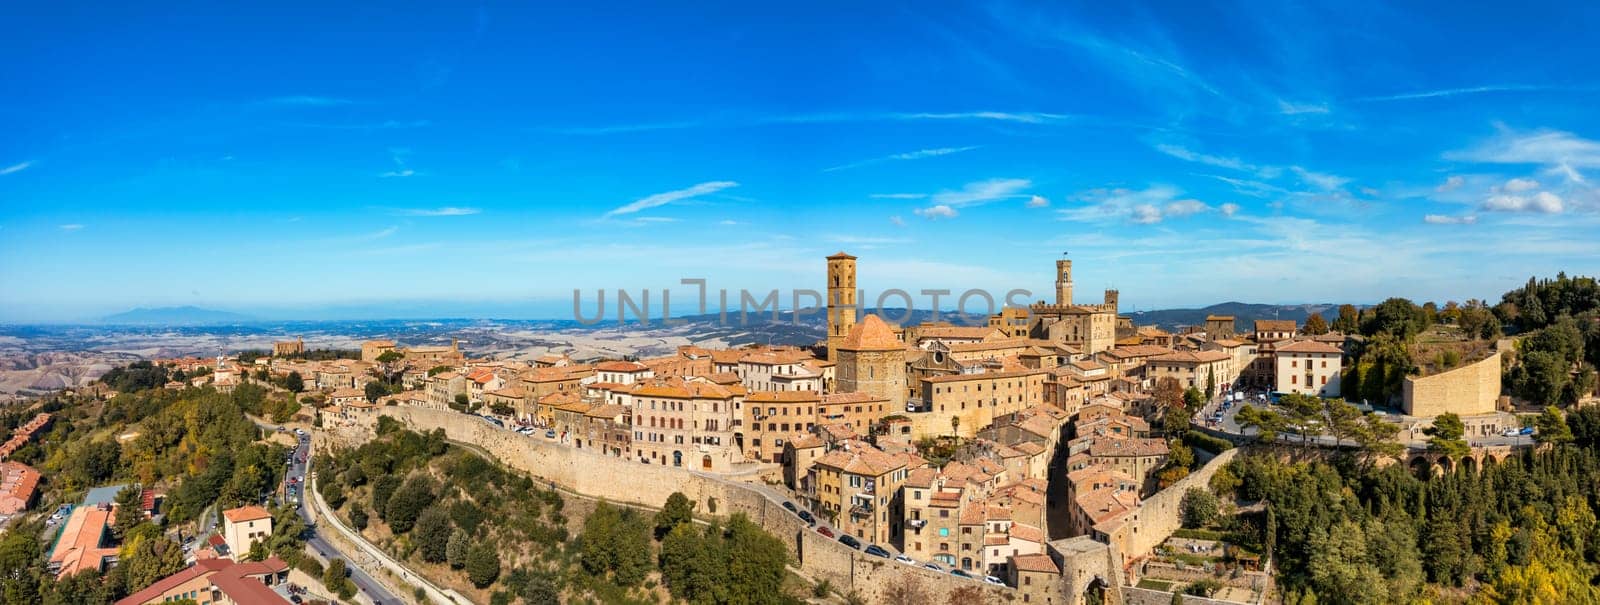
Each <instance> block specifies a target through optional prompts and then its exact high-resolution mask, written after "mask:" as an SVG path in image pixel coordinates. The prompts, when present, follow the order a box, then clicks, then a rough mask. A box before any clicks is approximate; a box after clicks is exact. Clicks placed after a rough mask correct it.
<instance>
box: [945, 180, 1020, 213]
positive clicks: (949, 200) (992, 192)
mask: <svg viewBox="0 0 1600 605" xmlns="http://www.w3.org/2000/svg"><path fill="white" fill-rule="evenodd" d="M1031 185H1033V182H1032V181H1029V180H1028V179H989V180H986V181H976V182H972V183H967V184H966V185H965V186H963V187H962V188H961V189H959V190H956V191H940V192H938V193H935V194H933V203H934V204H935V205H938V206H951V207H954V208H960V207H962V206H973V205H977V204H986V203H989V202H992V201H995V200H999V199H1003V198H1008V197H1014V196H1017V195H1019V194H1020V193H1021V192H1022V190H1023V189H1027V188H1028V187H1029V186H1031Z"/></svg>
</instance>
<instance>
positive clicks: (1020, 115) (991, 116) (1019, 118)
mask: <svg viewBox="0 0 1600 605" xmlns="http://www.w3.org/2000/svg"><path fill="white" fill-rule="evenodd" d="M886 117H891V118H895V119H900V120H992V121H999V122H1021V123H1023V124H1043V123H1046V122H1059V121H1062V120H1070V119H1072V118H1073V116H1071V115H1068V114H1064V113H1044V112H1038V111H1022V112H1015V111H958V112H950V113H932V112H921V113H896V114H887V116H886Z"/></svg>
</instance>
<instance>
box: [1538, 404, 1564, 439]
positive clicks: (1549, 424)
mask: <svg viewBox="0 0 1600 605" xmlns="http://www.w3.org/2000/svg"><path fill="white" fill-rule="evenodd" d="M1533 426H1534V427H1535V428H1536V429H1537V430H1536V431H1535V432H1534V434H1533V438H1534V440H1535V441H1538V442H1540V443H1553V444H1556V445H1560V444H1563V443H1571V442H1572V440H1573V436H1572V428H1571V427H1568V426H1567V418H1566V416H1563V415H1562V414H1561V410H1559V409H1556V407H1555V406H1553V405H1552V406H1545V408H1544V411H1543V412H1540V413H1539V415H1538V416H1537V417H1536V418H1534V420H1533Z"/></svg>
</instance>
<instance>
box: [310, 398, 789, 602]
mask: <svg viewBox="0 0 1600 605" xmlns="http://www.w3.org/2000/svg"><path fill="white" fill-rule="evenodd" d="M378 422H379V426H378V430H377V432H378V438H376V439H373V440H371V441H369V442H367V443H365V444H362V445H361V446H360V447H357V448H355V449H352V450H346V451H339V452H334V453H332V454H331V455H326V456H319V457H318V458H317V462H316V465H317V471H318V475H317V476H318V478H317V481H318V484H317V489H318V490H319V492H320V493H321V494H322V496H323V497H324V498H325V499H326V500H327V502H328V504H329V505H330V506H333V507H335V508H337V509H339V510H340V511H342V512H343V514H344V515H345V517H346V518H347V519H349V521H350V523H351V524H352V525H353V526H355V527H356V528H358V529H363V530H366V529H368V528H372V527H374V526H378V525H381V526H384V527H386V528H387V529H388V531H389V533H390V537H388V538H381V537H380V538H379V542H380V543H382V544H384V545H385V546H386V547H387V548H389V549H390V550H391V551H392V552H394V553H396V554H397V555H399V556H400V557H402V558H404V559H409V560H411V561H413V562H414V563H417V564H420V565H423V566H426V565H429V564H432V565H437V566H439V567H437V568H436V569H437V570H438V571H439V572H440V573H460V574H463V576H462V577H464V578H465V579H466V580H467V581H469V582H471V583H472V585H473V586H476V587H477V588H480V589H484V590H486V591H489V602H490V603H492V604H494V605H505V604H509V603H512V602H522V603H531V604H539V605H546V604H554V603H561V602H567V603H606V604H624V605H627V604H640V605H643V604H647V603H657V602H659V597H660V592H659V591H660V587H662V586H663V585H664V586H665V588H666V589H667V591H668V592H669V593H670V594H671V595H672V596H673V597H675V598H677V599H680V600H683V601H687V602H690V603H708V604H717V603H773V604H779V603H783V604H787V603H793V602H795V601H794V600H793V599H792V598H791V597H788V596H786V595H784V593H783V590H782V589H783V579H784V575H785V572H784V569H785V565H786V562H787V561H786V559H787V552H786V551H785V548H784V546H783V543H782V542H780V541H779V540H778V539H777V538H774V537H772V536H771V535H768V534H766V533H764V532H762V531H761V529H760V528H759V527H757V526H755V525H754V524H753V523H751V522H750V521H749V520H748V519H745V518H744V517H743V516H738V515H736V516H734V517H733V518H731V519H729V520H728V521H727V523H726V525H714V524H713V525H696V524H695V522H694V517H693V511H692V508H693V507H692V506H691V504H690V502H689V500H688V499H687V498H685V497H684V496H683V495H682V494H673V495H672V496H671V497H670V498H669V499H668V503H667V506H666V508H665V509H663V510H662V511H659V512H657V513H655V514H654V517H653V518H652V517H650V516H647V515H646V514H644V513H641V512H639V511H638V510H637V509H634V508H628V507H622V506H617V505H613V504H609V503H606V502H599V503H598V504H596V505H595V507H594V510H593V511H592V512H590V513H589V514H588V515H587V517H585V518H584V521H583V524H582V531H581V532H580V533H579V534H578V535H577V536H569V535H568V530H567V527H568V521H567V519H566V517H565V515H564V510H565V506H564V505H565V500H564V498H562V496H561V495H560V494H559V493H557V492H555V491H552V490H547V489H544V488H541V487H540V486H538V485H537V484H535V483H534V482H533V481H532V480H531V479H529V478H528V477H526V476H524V475H521V474H519V473H515V472H512V471H509V470H506V469H505V468H503V467H501V466H499V465H497V464H495V463H492V462H489V461H488V460H485V459H484V458H482V457H481V456H479V455H477V454H475V453H473V452H471V451H468V450H466V449H462V448H456V447H451V446H450V445H449V444H448V443H446V441H445V439H444V433H443V432H442V431H437V430H436V431H433V432H430V433H417V432H414V431H410V430H405V429H403V428H401V427H400V425H399V424H398V423H396V422H394V421H393V420H391V419H389V418H386V417H385V418H380V419H379V421H378ZM652 528H653V529H654V535H652ZM369 535H374V534H369ZM376 535H377V536H381V535H382V534H381V533H380V534H376ZM569 538H571V539H569ZM563 597H565V599H564V598H563Z"/></svg>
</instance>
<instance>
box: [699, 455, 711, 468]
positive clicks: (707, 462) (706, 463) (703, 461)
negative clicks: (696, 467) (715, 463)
mask: <svg viewBox="0 0 1600 605" xmlns="http://www.w3.org/2000/svg"><path fill="white" fill-rule="evenodd" d="M700 468H701V469H703V470H708V471H709V470H711V456H701V457H700Z"/></svg>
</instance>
